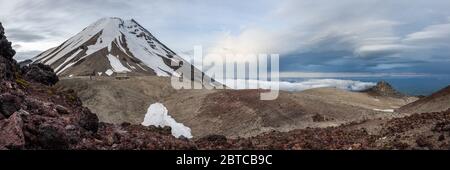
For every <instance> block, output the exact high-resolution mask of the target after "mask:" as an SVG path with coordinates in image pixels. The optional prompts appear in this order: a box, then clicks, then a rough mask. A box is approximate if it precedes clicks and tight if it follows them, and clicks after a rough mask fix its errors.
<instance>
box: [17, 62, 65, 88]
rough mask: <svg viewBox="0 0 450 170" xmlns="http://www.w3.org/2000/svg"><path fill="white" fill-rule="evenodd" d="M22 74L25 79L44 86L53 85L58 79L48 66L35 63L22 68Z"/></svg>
mask: <svg viewBox="0 0 450 170" xmlns="http://www.w3.org/2000/svg"><path fill="white" fill-rule="evenodd" d="M22 73H23V76H24V78H25V79H27V80H31V81H33V82H37V83H41V84H44V85H50V86H51V85H54V84H56V83H57V82H58V81H59V79H58V76H57V75H56V74H55V73H54V72H53V69H52V68H51V67H50V66H47V65H44V64H41V63H37V64H31V65H29V66H25V67H22Z"/></svg>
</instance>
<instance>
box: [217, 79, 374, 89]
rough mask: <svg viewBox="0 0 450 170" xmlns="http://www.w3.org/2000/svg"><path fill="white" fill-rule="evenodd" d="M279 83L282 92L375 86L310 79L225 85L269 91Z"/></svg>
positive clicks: (241, 82) (347, 81)
mask: <svg viewBox="0 0 450 170" xmlns="http://www.w3.org/2000/svg"><path fill="white" fill-rule="evenodd" d="M277 83H279V84H278V85H279V89H280V90H283V91H304V90H308V89H314V88H323V87H331V88H338V89H343V90H348V91H363V90H366V89H369V88H371V87H373V86H375V85H376V83H372V82H362V81H353V80H338V79H310V80H305V81H301V82H287V81H280V82H271V81H258V80H247V81H246V80H242V79H238V80H234V81H233V80H226V83H225V84H226V85H227V86H228V87H231V88H233V89H256V88H261V89H271V87H276V86H277Z"/></svg>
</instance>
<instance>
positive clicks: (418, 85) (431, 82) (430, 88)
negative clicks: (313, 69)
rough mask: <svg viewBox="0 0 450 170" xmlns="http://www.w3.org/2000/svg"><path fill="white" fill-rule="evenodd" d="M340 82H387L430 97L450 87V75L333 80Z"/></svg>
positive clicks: (285, 79)
mask: <svg viewBox="0 0 450 170" xmlns="http://www.w3.org/2000/svg"><path fill="white" fill-rule="evenodd" d="M309 79H313V78H308V79H301V78H283V79H281V80H282V81H289V82H300V81H304V80H309ZM320 79H324V78H320ZM331 79H340V80H354V81H363V82H374V83H376V82H379V81H382V80H384V81H387V82H388V83H389V84H391V85H392V86H393V87H394V88H395V89H397V90H398V91H400V92H402V93H404V94H408V95H415V96H417V95H425V96H427V95H430V94H432V93H434V92H436V91H438V90H440V89H443V88H444V87H447V86H449V85H450V75H448V76H416V77H414V76H413V77H395V76H390V77H350V78H349V77H346V78H331Z"/></svg>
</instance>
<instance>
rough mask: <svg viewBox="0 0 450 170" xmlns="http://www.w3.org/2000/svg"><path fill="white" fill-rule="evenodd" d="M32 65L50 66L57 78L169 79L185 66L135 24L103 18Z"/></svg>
mask: <svg viewBox="0 0 450 170" xmlns="http://www.w3.org/2000/svg"><path fill="white" fill-rule="evenodd" d="M33 61H34V62H40V63H44V64H47V65H50V66H51V67H52V68H53V69H54V70H55V72H56V73H57V75H58V76H86V75H92V74H96V75H102V76H110V75H112V74H114V73H118V72H127V73H128V75H158V76H170V75H178V73H177V72H176V71H175V70H176V69H177V68H179V67H180V66H181V64H185V63H187V62H186V61H184V60H183V59H182V58H181V57H179V56H178V55H177V54H175V53H174V52H173V51H172V50H170V49H169V48H167V47H166V46H165V45H164V44H162V43H161V42H160V41H158V39H156V38H155V37H154V36H153V35H152V34H151V33H150V32H149V31H147V30H146V29H145V28H143V27H142V26H141V25H139V24H138V23H137V22H136V21H135V20H133V19H131V20H122V19H120V18H102V19H100V20H98V21H96V22H95V23H93V24H91V25H89V26H88V27H86V28H85V29H83V31H81V32H80V33H78V34H76V35H75V36H73V37H72V38H70V39H69V40H67V41H65V42H64V43H63V44H61V45H60V46H58V47H55V48H52V49H49V50H47V51H45V52H43V53H41V54H39V55H38V56H36V57H35V58H34V59H33Z"/></svg>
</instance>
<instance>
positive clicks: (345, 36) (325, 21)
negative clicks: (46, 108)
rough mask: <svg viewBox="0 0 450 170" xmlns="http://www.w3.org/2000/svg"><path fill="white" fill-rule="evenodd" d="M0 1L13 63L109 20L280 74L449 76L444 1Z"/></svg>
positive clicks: (182, 47) (449, 26)
mask: <svg viewBox="0 0 450 170" xmlns="http://www.w3.org/2000/svg"><path fill="white" fill-rule="evenodd" d="M0 1H1V4H2V5H1V6H0V21H1V22H2V23H3V25H4V26H5V27H6V33H7V36H8V38H9V39H10V41H13V42H14V48H15V49H16V50H17V51H18V54H17V56H18V59H20V58H29V57H32V56H34V55H36V54H37V53H39V52H41V51H43V50H46V49H48V48H50V47H53V46H57V45H59V44H60V43H62V42H63V41H64V40H66V39H68V38H69V37H71V36H73V35H74V34H76V33H78V32H79V31H81V29H83V28H84V27H86V26H87V25H89V24H90V23H92V22H94V21H96V20H97V19H99V18H101V17H109V16H117V17H121V18H124V19H129V18H134V19H136V20H137V21H138V22H139V23H140V24H142V25H143V26H144V27H146V28H147V29H149V30H150V31H151V32H152V33H153V34H155V36H156V37H157V38H158V39H160V40H161V41H162V42H164V43H165V44H166V45H167V46H168V47H169V48H171V49H172V50H174V51H177V52H187V51H190V50H193V46H195V45H202V46H203V47H204V52H205V53H230V52H231V53H278V54H280V56H281V61H280V69H281V70H282V71H289V72H296V71H298V72H376V73H379V72H381V73H418V74H419V73H420V74H422V73H423V74H449V73H450V68H449V67H448V65H449V64H450V10H448V8H449V7H450V1H448V0H433V1H421V0H396V1H390V0H342V1H331V0H316V1H308V0H281V1H277V0H249V1H236V0H231V1H200V0H193V1H181V0H174V1H163V0H155V1H151V2H149V1H142V0H129V1H114V0H106V1H100V0H90V1H87V0H80V1H70V0H59V1H50V0H34V1H30V0H17V1H6V0H0Z"/></svg>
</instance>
